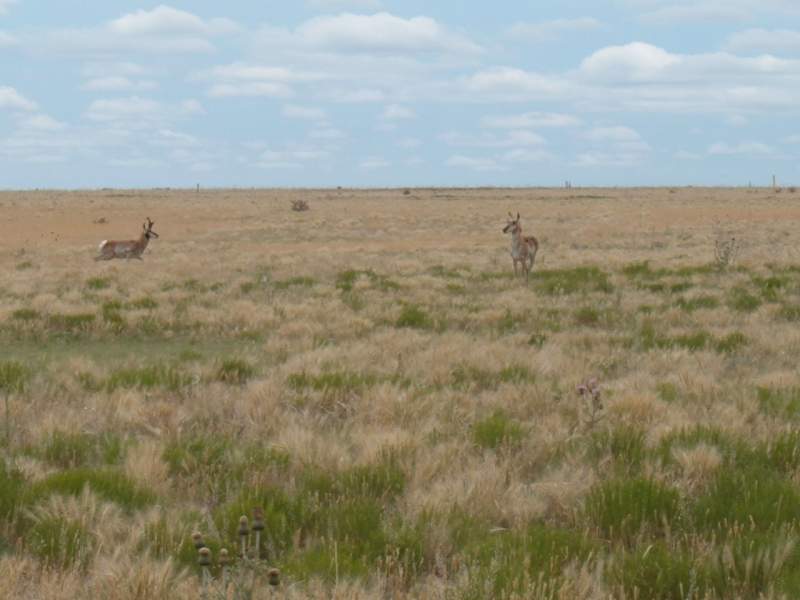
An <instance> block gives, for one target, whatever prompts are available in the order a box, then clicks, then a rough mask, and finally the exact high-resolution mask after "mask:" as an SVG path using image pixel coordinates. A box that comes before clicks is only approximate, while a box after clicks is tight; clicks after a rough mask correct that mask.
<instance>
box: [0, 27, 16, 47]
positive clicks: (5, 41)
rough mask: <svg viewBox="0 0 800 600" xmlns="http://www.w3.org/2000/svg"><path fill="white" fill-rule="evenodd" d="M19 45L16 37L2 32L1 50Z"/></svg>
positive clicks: (0, 33)
mask: <svg viewBox="0 0 800 600" xmlns="http://www.w3.org/2000/svg"><path fill="white" fill-rule="evenodd" d="M18 43H19V40H18V39H17V38H16V37H14V36H13V35H11V34H10V33H6V32H5V31H0V48H9V47H11V46H16V45H17V44H18Z"/></svg>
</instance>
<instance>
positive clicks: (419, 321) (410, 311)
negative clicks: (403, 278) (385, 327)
mask: <svg viewBox="0 0 800 600" xmlns="http://www.w3.org/2000/svg"><path fill="white" fill-rule="evenodd" d="M394 325H395V327H399V328H409V329H433V327H434V325H435V323H434V320H433V318H432V317H431V316H430V315H429V314H428V313H427V312H426V311H425V310H424V309H423V308H422V307H421V306H418V305H416V304H406V305H405V306H404V307H403V309H402V310H401V311H400V316H399V317H397V321H395V324H394Z"/></svg>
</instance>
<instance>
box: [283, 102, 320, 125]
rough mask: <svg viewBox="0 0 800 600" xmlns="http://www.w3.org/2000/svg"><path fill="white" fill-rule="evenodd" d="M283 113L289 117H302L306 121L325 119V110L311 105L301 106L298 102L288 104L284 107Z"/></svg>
mask: <svg viewBox="0 0 800 600" xmlns="http://www.w3.org/2000/svg"><path fill="white" fill-rule="evenodd" d="M281 114H282V115H283V116H284V117H286V118H287V119H301V120H305V121H324V120H325V119H326V114H325V111H324V110H322V109H321V108H312V107H309V106H299V105H297V104H287V105H286V106H284V107H283V110H282V111H281Z"/></svg>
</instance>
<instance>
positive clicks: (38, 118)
mask: <svg viewBox="0 0 800 600" xmlns="http://www.w3.org/2000/svg"><path fill="white" fill-rule="evenodd" d="M19 125H20V127H21V128H23V129H32V130H36V131H61V130H62V129H65V128H66V127H67V126H66V125H65V124H64V123H62V122H61V121H57V120H56V119H54V118H53V117H51V116H49V115H45V114H38V115H32V116H29V117H24V118H22V119H20V121H19Z"/></svg>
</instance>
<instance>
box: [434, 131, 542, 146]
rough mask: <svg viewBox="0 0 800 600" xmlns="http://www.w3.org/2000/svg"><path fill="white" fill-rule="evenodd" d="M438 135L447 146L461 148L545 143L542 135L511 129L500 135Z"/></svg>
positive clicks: (451, 133) (453, 133)
mask: <svg viewBox="0 0 800 600" xmlns="http://www.w3.org/2000/svg"><path fill="white" fill-rule="evenodd" d="M440 137H441V139H442V141H443V142H445V143H446V144H447V145H449V146H456V147H463V148H516V147H528V146H541V145H544V144H546V143H547V141H546V140H545V139H544V138H543V137H542V136H540V135H539V134H537V133H533V132H532V131H511V132H509V133H508V134H506V135H504V136H502V137H501V136H496V135H480V136H476V135H471V134H464V133H459V132H448V133H445V134H444V135H442V136H440Z"/></svg>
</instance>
